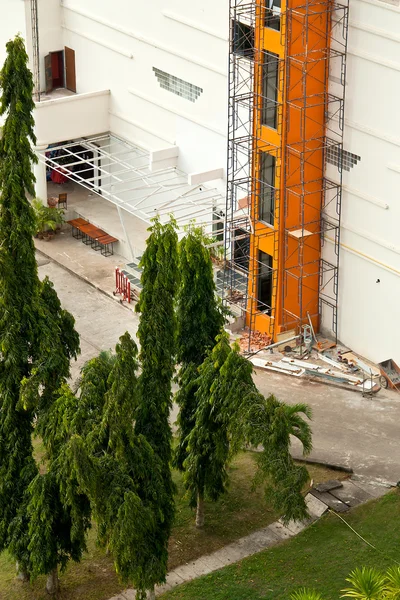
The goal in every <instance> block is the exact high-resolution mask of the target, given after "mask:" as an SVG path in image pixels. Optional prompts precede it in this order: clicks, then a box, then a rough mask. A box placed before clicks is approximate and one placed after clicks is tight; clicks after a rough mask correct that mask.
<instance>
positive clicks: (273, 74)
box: [261, 52, 279, 129]
mask: <svg viewBox="0 0 400 600" xmlns="http://www.w3.org/2000/svg"><path fill="white" fill-rule="evenodd" d="M278 60H279V59H278V55H277V54H273V53H272V52H266V53H265V54H264V63H263V92H262V95H263V106H262V117H261V118H262V124H263V125H267V127H272V128H273V129H276V126H277V113H278V102H277V100H278V70H279V62H278Z"/></svg>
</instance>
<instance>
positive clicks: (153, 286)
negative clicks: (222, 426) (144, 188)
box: [135, 219, 178, 573]
mask: <svg viewBox="0 0 400 600" xmlns="http://www.w3.org/2000/svg"><path fill="white" fill-rule="evenodd" d="M177 244H178V236H177V233H176V223H175V222H174V221H173V220H172V219H171V221H170V222H169V223H167V224H166V225H162V224H161V222H160V221H159V219H155V220H154V222H153V226H152V228H151V234H150V236H149V238H148V240H147V247H146V250H145V252H144V254H143V258H142V267H143V274H142V285H143V289H142V292H141V294H140V301H139V303H138V304H137V307H136V309H137V311H138V312H140V323H139V328H138V334H137V335H138V338H139V340H140V355H139V358H140V362H141V367H142V372H141V375H140V377H139V392H140V403H139V406H138V407H137V411H136V425H135V432H136V434H137V435H139V434H141V435H143V436H144V437H145V438H146V440H147V441H148V442H149V444H150V445H151V447H152V448H153V450H154V452H155V454H156V455H158V457H159V458H160V460H161V462H162V472H163V481H164V490H165V493H164V494H163V496H162V501H161V502H160V507H159V508H160V511H161V514H162V515H163V522H161V523H160V526H159V530H158V535H159V545H158V556H157V560H159V561H160V562H163V564H164V566H165V573H166V568H167V559H168V539H169V536H170V533H171V525H172V520H173V516H174V498H173V495H174V485H173V482H172V476H171V465H170V463H171V455H172V432H171V427H170V424H169V415H170V410H171V406H172V392H171V386H172V378H173V375H174V371H175V353H176V316H175V307H174V299H175V293H176V289H177V284H178V282H177V272H178V251H177Z"/></svg>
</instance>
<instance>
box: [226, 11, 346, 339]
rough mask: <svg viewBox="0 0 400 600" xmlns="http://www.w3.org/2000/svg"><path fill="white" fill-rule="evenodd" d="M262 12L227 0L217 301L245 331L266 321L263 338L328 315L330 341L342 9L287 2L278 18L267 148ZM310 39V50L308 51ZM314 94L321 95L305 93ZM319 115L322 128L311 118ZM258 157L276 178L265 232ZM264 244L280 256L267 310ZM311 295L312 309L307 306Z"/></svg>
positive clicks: (343, 47) (339, 166) (342, 76)
mask: <svg viewBox="0 0 400 600" xmlns="http://www.w3.org/2000/svg"><path fill="white" fill-rule="evenodd" d="M344 1H345V2H347V0H344ZM264 8H265V7H264V3H263V2H261V0H251V1H246V0H230V23H231V34H230V66H229V129H228V166H227V179H228V181H227V200H226V220H225V265H226V266H225V274H224V296H225V299H226V301H227V302H228V303H229V304H230V306H231V307H232V308H233V310H234V311H235V309H236V311H237V312H238V313H241V314H242V315H243V316H245V320H246V323H247V325H248V326H249V329H250V333H251V331H252V330H253V329H254V327H255V320H256V317H257V315H259V314H260V313H264V314H267V315H268V316H269V317H270V319H269V322H270V330H269V334H270V335H271V337H275V336H276V333H277V331H278V329H277V327H278V326H279V327H280V330H290V329H296V330H297V331H301V326H302V325H303V324H304V323H305V322H306V323H308V313H310V316H311V317H318V320H319V323H321V319H322V317H324V322H325V323H326V321H327V318H326V311H330V312H331V316H332V320H331V323H332V326H331V332H332V333H333V335H334V336H335V337H336V336H337V303H338V269H339V242H340V212H341V186H342V172H343V128H344V99H345V78H346V50H347V30H348V5H347V4H346V5H345V4H343V3H340V4H339V3H337V2H333V1H332V0H314V1H309V2H306V3H304V5H301V6H296V7H295V8H291V4H290V2H288V4H287V10H286V12H285V13H284V14H282V15H281V36H282V38H281V39H284V40H285V53H284V58H283V59H279V66H278V68H277V73H278V78H277V94H276V98H277V101H276V102H275V104H276V115H277V122H276V125H275V129H276V131H277V133H278V135H279V136H280V139H281V142H280V145H276V146H274V145H272V144H267V143H266V142H265V141H263V139H262V136H261V122H262V119H261V118H260V114H261V113H260V111H263V110H264V107H265V104H266V100H268V102H269V103H271V100H270V99H269V98H268V99H267V98H265V97H264V96H263V94H264V93H265V90H264V87H263V85H262V84H261V85H260V82H261V80H260V78H261V77H262V72H263V65H264V64H265V60H266V57H267V56H268V54H269V53H268V52H267V51H266V50H263V49H262V48H263V47H264V45H265V44H263V35H265V28H264V27H262V26H260V24H261V16H262V11H263V10H264ZM309 34H312V35H309ZM311 39H313V40H314V41H315V40H318V43H316V44H315V45H314V46H313V44H312V43H311V42H310V40H311ZM275 56H276V55H275ZM313 80H315V82H316V85H312V83H313ZM318 88H322V89H323V90H324V91H323V93H315V91H314V92H313V91H312V90H315V89H318ZM321 112H323V115H324V118H323V119H322V125H321V119H320V118H318V119H317V118H316V115H317V114H318V115H321ZM262 152H267V153H268V154H270V155H272V156H273V157H274V158H275V165H276V172H277V173H279V174H280V177H279V179H280V184H279V185H277V187H276V188H274V189H271V190H270V193H271V195H272V202H273V204H274V220H273V224H267V223H265V222H263V221H261V220H260V219H259V218H258V214H259V211H258V206H259V201H260V196H261V193H262V191H261V190H262V187H263V186H264V191H265V183H264V182H262V181H260V180H259V172H260V169H259V168H258V167H259V165H258V162H257V161H258V160H259V158H258V157H259V155H260V153H262ZM330 156H334V157H335V161H334V163H335V167H334V166H333V165H332V166H331V165H330V164H329V157H330ZM299 182H300V183H299ZM293 215H295V217H294V216H293ZM255 233H256V235H254V234H255ZM265 236H270V239H272V240H273V248H274V257H279V258H278V263H279V264H275V260H274V264H273V265H272V266H271V267H270V270H271V273H270V277H271V281H272V300H271V306H266V305H265V306H264V305H262V303H260V301H259V298H258V296H259V294H258V285H259V281H260V272H261V265H260V264H259V261H258V260H257V256H258V247H257V244H258V243H259V242H260V240H261V239H262V238H263V237H265ZM250 240H251V241H250ZM323 246H325V248H324V258H322V256H321V255H322V247H323ZM306 257H307V258H306ZM279 286H281V288H280V289H281V293H280V294H279V297H278V289H279ZM313 290H316V294H317V296H318V301H317V303H316V306H314V305H313V302H314V300H310V299H309V298H311V296H312V293H311V292H312V291H313ZM309 291H310V293H308V292H309ZM289 294H290V295H291V296H292V297H295V298H297V299H298V302H297V303H296V302H295V305H296V304H297V306H296V310H289V309H288V307H287V298H288V295H289ZM316 294H314V297H315V295H316ZM278 303H279V304H278ZM314 304H315V303H314ZM278 307H279V314H280V322H279V323H278V322H277V319H276V318H275V314H274V313H275V312H277V309H278ZM249 339H250V336H249Z"/></svg>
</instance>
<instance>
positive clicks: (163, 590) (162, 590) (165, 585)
mask: <svg viewBox="0 0 400 600" xmlns="http://www.w3.org/2000/svg"><path fill="white" fill-rule="evenodd" d="M172 589H173V587H172V585H169V584H168V583H163V584H162V585H156V588H155V592H156V596H161V594H165V593H166V592H169V591H171V590H172ZM134 600H136V599H134Z"/></svg>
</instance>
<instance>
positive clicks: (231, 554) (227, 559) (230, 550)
mask: <svg viewBox="0 0 400 600" xmlns="http://www.w3.org/2000/svg"><path fill="white" fill-rule="evenodd" d="M262 549H263V548H262V547H260V545H259V544H257V545H255V544H252V543H251V542H249V543H248V544H243V545H241V546H240V545H239V544H229V545H228V546H224V547H223V548H221V550H217V551H216V552H214V553H213V554H212V555H211V556H213V558H216V559H217V560H219V561H221V563H223V564H224V566H226V565H231V564H233V563H235V562H238V561H239V560H242V559H243V558H246V557H247V556H251V555H252V554H255V553H256V552H259V551H260V550H262Z"/></svg>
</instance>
